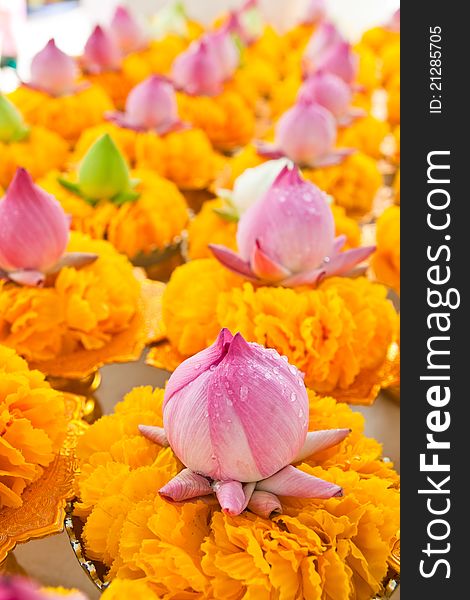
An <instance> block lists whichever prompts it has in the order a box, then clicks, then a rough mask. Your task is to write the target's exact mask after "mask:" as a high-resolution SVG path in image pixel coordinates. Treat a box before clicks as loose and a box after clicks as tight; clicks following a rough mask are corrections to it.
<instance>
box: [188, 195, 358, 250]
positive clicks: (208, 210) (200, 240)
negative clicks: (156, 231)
mask: <svg viewBox="0 0 470 600" xmlns="http://www.w3.org/2000/svg"><path fill="white" fill-rule="evenodd" d="M223 206H224V202H223V200H221V199H220V198H216V199H215V200H209V201H207V202H204V205H203V207H202V209H201V211H200V212H199V213H198V214H197V215H196V216H195V217H194V218H193V219H192V220H191V221H190V223H189V226H188V256H189V258H190V259H195V258H211V257H212V256H213V255H212V252H211V251H210V250H209V248H208V244H222V245H223V246H226V247H227V248H230V249H232V250H237V241H236V235H237V223H234V222H233V221H227V220H226V219H224V218H223V217H221V216H219V215H218V214H217V213H216V212H215V211H214V209H218V208H222V207H223ZM331 210H332V212H333V217H334V219H335V223H336V235H342V234H344V235H346V236H347V238H348V241H347V244H346V248H348V249H349V248H355V247H357V246H359V244H360V239H361V231H360V229H359V225H358V224H357V223H356V221H354V220H353V219H350V218H349V217H348V216H347V215H346V213H345V211H344V209H343V208H341V206H335V205H332V206H331Z"/></svg>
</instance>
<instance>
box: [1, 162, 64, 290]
mask: <svg viewBox="0 0 470 600" xmlns="http://www.w3.org/2000/svg"><path fill="white" fill-rule="evenodd" d="M68 238H69V222H68V219H67V217H66V215H65V213H64V211H63V209H62V207H61V206H60V204H59V203H58V202H57V200H55V198H53V197H52V196H51V195H50V194H47V193H46V192H44V191H43V190H42V189H41V188H39V187H38V186H36V185H35V184H34V183H33V180H32V179H31V176H30V175H29V173H28V172H27V171H25V170H24V169H18V170H17V172H16V174H15V176H14V178H13V181H12V182H11V184H10V186H9V188H8V191H7V193H6V195H5V197H4V198H3V200H1V201H0V269H2V270H4V271H6V272H7V273H8V272H15V273H17V272H21V271H32V272H36V273H30V275H31V277H32V279H30V280H29V279H28V275H25V277H26V279H25V280H24V281H22V283H25V284H27V285H35V282H34V281H33V280H34V279H35V278H36V280H37V277H38V275H37V272H40V273H44V272H46V271H48V270H49V269H50V268H52V267H53V266H54V265H55V264H56V263H57V261H58V260H59V259H60V258H61V256H62V255H63V254H64V252H65V249H66V246H67V242H68ZM16 277H17V278H18V277H20V279H21V275H16ZM20 279H17V280H18V281H20ZM28 281H29V283H28Z"/></svg>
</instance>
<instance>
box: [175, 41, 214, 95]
mask: <svg viewBox="0 0 470 600" xmlns="http://www.w3.org/2000/svg"><path fill="white" fill-rule="evenodd" d="M172 79H173V81H174V84H175V86H176V87H177V88H179V89H181V90H183V91H184V92H186V93H187V94H190V95H193V96H216V95H217V94H219V93H220V92H221V91H222V84H223V81H224V79H225V76H224V73H223V70H222V67H221V62H220V59H219V58H218V57H217V55H216V54H215V53H214V52H213V51H212V48H211V46H210V44H209V43H207V41H205V40H204V39H201V40H199V41H196V42H193V43H192V44H191V45H190V46H189V48H188V49H187V50H186V51H185V52H183V53H182V54H180V55H179V56H177V57H176V59H175V61H174V63H173V67H172Z"/></svg>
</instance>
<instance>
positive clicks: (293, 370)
mask: <svg viewBox="0 0 470 600" xmlns="http://www.w3.org/2000/svg"><path fill="white" fill-rule="evenodd" d="M289 371H290V372H291V373H292V375H297V368H296V367H294V365H289Z"/></svg>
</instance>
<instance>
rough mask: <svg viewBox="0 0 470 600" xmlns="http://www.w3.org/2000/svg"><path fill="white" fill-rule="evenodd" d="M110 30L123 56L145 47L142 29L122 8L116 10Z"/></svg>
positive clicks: (125, 9)
mask: <svg viewBox="0 0 470 600" xmlns="http://www.w3.org/2000/svg"><path fill="white" fill-rule="evenodd" d="M110 28H111V31H112V33H113V35H114V38H115V39H116V42H117V45H118V46H119V49H120V50H121V52H122V53H123V54H129V53H130V52H135V51H136V50H139V49H140V48H142V47H143V46H144V45H145V35H144V32H143V30H142V27H141V26H140V25H139V23H138V22H137V20H136V19H135V18H134V17H133V15H132V14H131V13H130V12H129V11H128V10H127V8H125V7H124V6H118V7H117V8H116V11H115V13H114V16H113V18H112V20H111V27H110Z"/></svg>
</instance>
